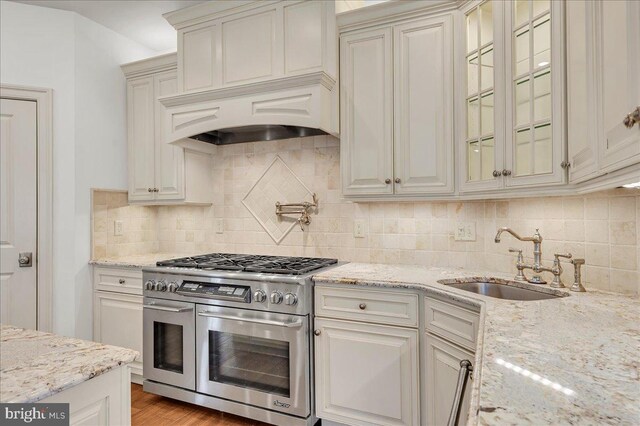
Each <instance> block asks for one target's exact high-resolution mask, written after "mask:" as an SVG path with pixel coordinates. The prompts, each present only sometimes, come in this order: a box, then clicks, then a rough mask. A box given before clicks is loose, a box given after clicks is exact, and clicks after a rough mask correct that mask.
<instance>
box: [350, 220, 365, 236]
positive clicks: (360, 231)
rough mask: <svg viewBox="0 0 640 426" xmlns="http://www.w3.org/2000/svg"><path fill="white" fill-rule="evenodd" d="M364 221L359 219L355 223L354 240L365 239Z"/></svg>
mask: <svg viewBox="0 0 640 426" xmlns="http://www.w3.org/2000/svg"><path fill="white" fill-rule="evenodd" d="M364 228H365V224H364V220H362V219H357V220H354V221H353V236H354V238H364Z"/></svg>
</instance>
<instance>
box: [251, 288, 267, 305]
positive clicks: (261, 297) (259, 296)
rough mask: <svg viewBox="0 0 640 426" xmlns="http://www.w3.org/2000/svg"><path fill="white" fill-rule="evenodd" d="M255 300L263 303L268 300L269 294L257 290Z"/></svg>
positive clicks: (254, 294) (254, 295)
mask: <svg viewBox="0 0 640 426" xmlns="http://www.w3.org/2000/svg"><path fill="white" fill-rule="evenodd" d="M253 300H255V301H256V302H258V303H262V302H264V301H265V300H267V293H265V292H264V291H262V290H256V292H255V293H253Z"/></svg>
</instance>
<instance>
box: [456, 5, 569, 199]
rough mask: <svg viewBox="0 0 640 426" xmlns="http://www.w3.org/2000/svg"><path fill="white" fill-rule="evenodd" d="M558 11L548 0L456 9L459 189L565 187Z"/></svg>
mask: <svg viewBox="0 0 640 426" xmlns="http://www.w3.org/2000/svg"><path fill="white" fill-rule="evenodd" d="M563 9H564V3H563V2H560V1H550V0H513V1H492V0H486V1H477V2H472V3H469V4H468V5H467V6H466V7H465V8H464V9H463V11H462V12H463V15H464V27H465V40H464V46H465V49H464V53H465V56H464V61H465V62H464V64H465V66H464V72H465V76H466V80H465V83H466V85H465V87H466V90H465V92H464V95H465V97H464V108H463V109H464V114H465V118H466V120H462V121H463V122H464V123H465V124H466V126H465V129H466V131H465V132H464V137H463V138H461V142H462V143H463V144H464V145H463V146H462V149H461V150H460V151H461V153H462V155H463V158H464V164H463V167H462V168H461V169H462V170H461V172H460V173H461V176H460V182H461V190H462V192H471V191H490V190H495V189H500V188H504V187H518V186H537V185H547V184H555V183H564V182H565V180H566V172H565V170H563V166H562V164H563V160H564V158H565V157H566V148H565V146H566V137H565V135H564V133H563V128H564V126H563V120H564V84H563V78H562V73H563V67H564V61H563V55H564V52H563V47H562V43H563V38H564V35H563Z"/></svg>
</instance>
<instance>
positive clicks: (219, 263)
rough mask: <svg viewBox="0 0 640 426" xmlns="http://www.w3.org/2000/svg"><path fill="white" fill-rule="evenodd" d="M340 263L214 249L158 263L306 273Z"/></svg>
mask: <svg viewBox="0 0 640 426" xmlns="http://www.w3.org/2000/svg"><path fill="white" fill-rule="evenodd" d="M336 263H338V259H325V258H319V257H288V256H266V255H265V256H263V255H251V254H231V253H210V254H203V255H199V256H190V257H181V258H179V259H169V260H162V261H160V262H157V263H156V266H164V267H171V268H195V269H203V270H225V271H246V272H263V273H270V274H290V275H302V274H306V273H308V272H311V271H315V270H316V269H320V268H324V267H325V266H329V265H333V264H336Z"/></svg>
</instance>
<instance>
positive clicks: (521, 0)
mask: <svg viewBox="0 0 640 426" xmlns="http://www.w3.org/2000/svg"><path fill="white" fill-rule="evenodd" d="M513 10H514V20H513V21H514V25H515V26H516V27H519V26H520V25H522V24H524V23H525V22H527V21H528V20H529V0H516V1H515V2H514V7H513Z"/></svg>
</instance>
